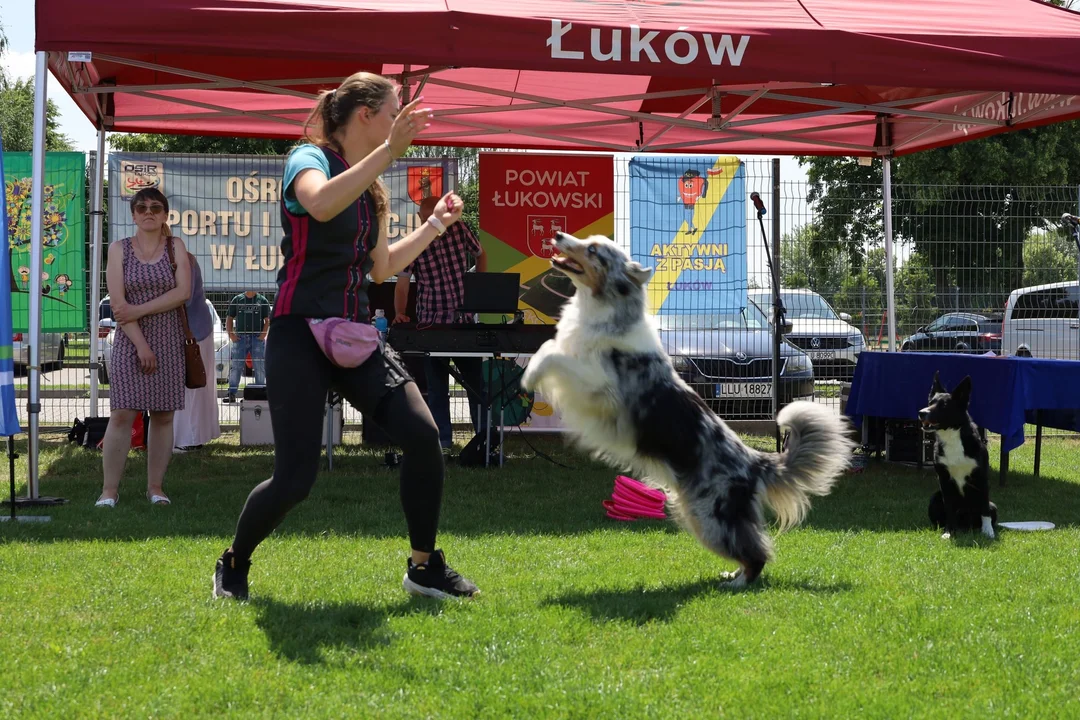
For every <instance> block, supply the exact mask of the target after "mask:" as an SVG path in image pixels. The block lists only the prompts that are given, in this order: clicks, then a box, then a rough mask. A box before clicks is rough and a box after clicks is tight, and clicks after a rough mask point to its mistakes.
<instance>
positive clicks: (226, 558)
mask: <svg viewBox="0 0 1080 720" xmlns="http://www.w3.org/2000/svg"><path fill="white" fill-rule="evenodd" d="M250 569H251V561H250V560H241V559H240V558H238V557H236V556H235V555H233V551H232V550H226V551H225V552H223V553H221V557H219V558H218V561H217V567H216V568H215V569H214V597H218V598H233V599H234V600H247V599H248V570H250Z"/></svg>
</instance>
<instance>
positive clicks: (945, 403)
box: [919, 373, 997, 538]
mask: <svg viewBox="0 0 1080 720" xmlns="http://www.w3.org/2000/svg"><path fill="white" fill-rule="evenodd" d="M970 399H971V378H970V377H965V378H964V379H963V380H961V381H960V383H959V384H958V385H957V386H956V387H955V388H953V391H952V392H951V393H949V392H946V391H945V388H944V387H943V386H942V384H941V379H940V377H939V376H938V373H934V385H933V387H932V388H931V390H930V400H929V402H930V404H929V405H927V406H926V407H925V408H923V409H922V410H920V411H919V420H921V421H922V424H923V427H925V428H927V429H932V430H934V431H935V433H936V434H937V442H935V444H934V469H935V470H937V474H938V483H939V485H940V486H941V489H940V490H939V491H938V492H936V493H934V495H933V497H931V498H930V522H931V523H933V524H934V526H935V527H938V528H944V529H945V533H944V534H943V535H942V537H943V538H949V537H951V536H952V535H953V534H954V533H957V532H971V531H974V530H982V532H983V534H984V535H986V537H988V538H992V537H994V526H995V525H997V506H996V505H994V503H992V502H990V456H989V454H988V453H987V451H986V443H984V442H983V439H982V436H981V435H979V431H978V429H977V428H976V427H975V423H974V422H972V420H971V416H970V415H968V402H969V401H970Z"/></svg>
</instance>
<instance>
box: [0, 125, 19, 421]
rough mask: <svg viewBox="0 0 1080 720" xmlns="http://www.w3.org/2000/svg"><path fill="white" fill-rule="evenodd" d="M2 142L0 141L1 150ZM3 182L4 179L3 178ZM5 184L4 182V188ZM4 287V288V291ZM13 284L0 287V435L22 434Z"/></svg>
mask: <svg viewBox="0 0 1080 720" xmlns="http://www.w3.org/2000/svg"><path fill="white" fill-rule="evenodd" d="M3 143H4V139H3V137H0V147H3ZM4 159H5V158H4V154H3V153H0V175H3V174H4V167H5V165H4ZM4 178H5V179H6V178H7V176H6V175H4ZM6 184H7V183H6V182H5V185H6ZM9 237H10V235H9V226H8V203H6V202H5V203H4V204H3V206H0V241H3V243H2V246H8V247H10V245H9V243H10V240H9ZM10 277H11V253H10V252H6V253H0V278H10ZM5 285H6V287H5ZM13 287H14V284H13V283H10V282H9V283H3V284H0V435H7V436H11V435H15V434H18V433H19V432H21V431H22V430H21V428H20V427H19V414H18V412H17V411H16V409H15V364H14V358H13V357H12V346H11V343H12V328H11V291H12V289H13Z"/></svg>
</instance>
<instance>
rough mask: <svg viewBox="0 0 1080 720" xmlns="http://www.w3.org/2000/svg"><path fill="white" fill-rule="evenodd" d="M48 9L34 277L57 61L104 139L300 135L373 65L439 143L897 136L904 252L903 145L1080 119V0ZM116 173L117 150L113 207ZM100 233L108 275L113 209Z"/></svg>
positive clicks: (631, 143) (635, 146)
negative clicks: (105, 233) (1064, 5)
mask: <svg viewBox="0 0 1080 720" xmlns="http://www.w3.org/2000/svg"><path fill="white" fill-rule="evenodd" d="M36 11H37V12H36V17H37V40H36V49H37V51H38V72H37V88H38V92H37V96H36V107H35V144H34V192H35V195H34V211H35V217H34V235H33V245H32V253H31V278H32V281H33V282H37V281H38V279H39V277H40V270H41V268H40V262H41V217H40V209H41V204H40V198H41V194H40V193H41V186H42V180H43V177H44V135H45V119H44V118H45V96H46V93H45V90H46V87H45V79H46V77H47V73H46V72H45V68H46V64H47V66H48V67H49V68H50V69H51V70H52V71H53V74H54V75H55V76H56V77H57V78H58V79H59V80H60V83H61V84H62V85H63V86H64V89H65V90H66V91H67V92H68V93H70V94H71V95H72V97H74V98H75V100H76V102H77V103H78V104H79V106H80V107H81V108H82V109H83V112H85V113H86V115H87V117H88V118H90V120H91V121H92V122H93V123H94V124H95V126H97V127H98V129H99V134H98V147H99V151H100V152H99V157H100V155H101V154H103V152H104V144H105V132H106V131H126V132H162V133H181V134H182V133H194V134H208V135H209V134H220V135H238V136H252V137H284V138H293V137H297V136H298V135H299V134H300V132H301V127H302V123H303V120H304V118H305V117H306V115H307V113H308V109H309V108H310V107H311V106H312V104H313V100H314V98H315V95H316V93H317V92H318V91H319V90H320V89H322V88H328V87H334V86H336V85H337V84H338V83H339V82H340V80H341V79H342V78H343V77H344V76H346V75H349V74H351V73H353V72H355V71H357V70H360V69H366V70H372V71H375V72H380V73H383V74H387V75H392V76H395V77H396V78H397V79H398V80H399V81H400V82H401V84H402V86H403V87H404V88H405V91H406V92H407V93H409V94H410V95H415V94H416V93H419V92H422V93H423V95H424V96H425V98H426V99H427V103H426V104H429V105H430V106H432V107H434V108H435V111H436V119H435V122H434V124H433V127H432V128H431V130H430V132H427V133H425V134H424V135H423V137H422V142H424V143H427V144H434V145H468V146H479V147H506V148H514V147H531V148H547V149H563V150H568V149H573V150H606V151H630V152H639V151H650V152H709V153H715V152H724V153H743V154H747V153H761V154H789V153H790V154H840V155H861V156H873V155H878V156H882V157H883V158H884V159H885V172H886V186H885V191H886V192H885V204H886V207H885V210H886V212H885V218H886V252H887V254H889V255H891V249H892V247H891V226H890V215H891V210H890V193H889V185H888V177H889V158H891V157H892V156H895V155H901V154H905V153H911V152H916V151H918V150H924V149H927V148H931V147H937V146H941V145H948V144H952V143H956V142H962V141H965V140H970V139H973V138H977V137H985V136H987V135H992V134H994V133H998V132H1004V131H1008V130H1014V129H1018V128H1024V127H1032V126H1036V125H1041V124H1046V123H1051V122H1057V121H1060V120H1065V119H1072V118H1076V117H1080V98H1078V96H1080V15H1078V14H1076V13H1072V12H1069V11H1065V10H1061V9H1058V8H1055V7H1052V6H1050V5H1048V4H1045V3H1043V2H1041V1H1040V0H950V1H949V2H942V1H941V0H878V1H877V2H867V1H866V0H543V1H542V2H541V1H540V0H519V1H518V2H512V3H501V2H496V0H442V1H441V2H440V1H437V0H413V1H412V2H410V3H408V4H404V3H401V2H400V1H399V0H398V1H395V0H320V1H315V2H304V1H302V0H209V1H208V2H207V1H204V2H194V1H193V0H156V1H155V2H154V3H152V4H149V5H146V6H132V5H131V4H130V3H128V2H126V1H125V0H95V2H92V3H87V2H84V0H37V4H36ZM101 183H102V178H101V170H100V163H99V172H98V176H97V177H96V178H95V185H94V192H95V202H94V206H95V209H100V207H101ZM94 232H95V235H94V237H95V253H94V267H93V270H92V272H93V273H95V276H97V274H98V273H99V272H100V248H101V228H100V223H98V224H97V227H95V230H94ZM891 269H892V263H891V262H887V263H886V270H887V292H888V294H889V298H890V314H889V315H890V323H889V324H890V328H889V336H890V339H891V338H893V337H895V318H894V315H893V313H892V312H891V309H892V302H891V299H892V290H893V289H892V282H891V281H892V274H891ZM96 289H97V288H96V285H95V286H94V292H95V293H96ZM30 298H31V306H30V327H31V353H32V357H31V363H30V364H31V368H32V369H31V374H30V393H29V394H30V406H31V413H30V441H31V453H30V455H31V458H30V478H31V482H30V493H31V497H35V496H36V492H37V421H38V415H37V411H36V409H35V408H36V404H37V402H38V387H39V383H40V375H39V373H38V371H37V370H35V369H34V368H36V367H37V366H38V356H37V351H38V345H39V342H38V339H39V334H40V311H41V309H40V294H39V293H38V292H36V291H35V290H34V289H32V290H31V293H30ZM93 302H94V303H96V296H95V297H94V299H93ZM91 352H92V356H91V360H92V362H94V361H96V348H95V349H93V350H92V351H91ZM91 396H92V401H96V388H94V389H92V391H91Z"/></svg>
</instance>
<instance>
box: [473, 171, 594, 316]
mask: <svg viewBox="0 0 1080 720" xmlns="http://www.w3.org/2000/svg"><path fill="white" fill-rule="evenodd" d="M614 198H615V165H614V160H613V158H612V156H610V155H559V154H541V153H509V152H505V153H504V152H493V153H480V242H481V244H483V246H484V251H485V252H486V254H487V256H488V271H489V272H513V273H520V275H521V299H520V303H519V307H520V309H521V310H523V311H524V312H525V321H526V322H529V323H553V322H555V320H556V319H557V318H558V315H559V308H561V307H562V305H563V303H564V302H566V300H567V299H568V298H569V297H571V296H572V295H573V294H574V286H573V285H572V284H571V282H570V280H569V279H568V278H567V277H566V276H565V275H563V274H562V273H560V272H558V271H557V270H553V269H552V267H551V257H552V256H553V255H554V254H555V246H554V245H553V244H552V242H551V239H552V238H553V237H554V236H555V233H556V232H559V231H562V232H566V233H570V234H571V235H575V236H577V237H585V236H588V235H605V236H607V237H609V238H610V237H612V236H613V235H614V233H615V215H614Z"/></svg>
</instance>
